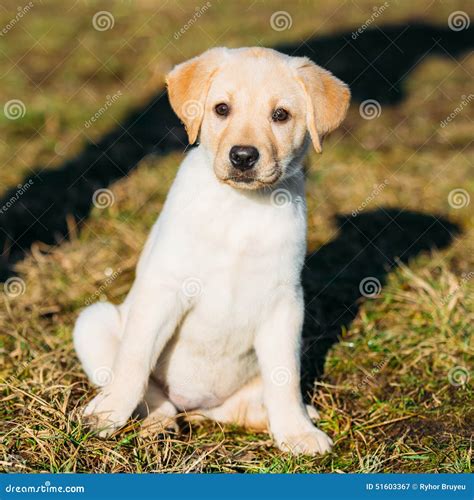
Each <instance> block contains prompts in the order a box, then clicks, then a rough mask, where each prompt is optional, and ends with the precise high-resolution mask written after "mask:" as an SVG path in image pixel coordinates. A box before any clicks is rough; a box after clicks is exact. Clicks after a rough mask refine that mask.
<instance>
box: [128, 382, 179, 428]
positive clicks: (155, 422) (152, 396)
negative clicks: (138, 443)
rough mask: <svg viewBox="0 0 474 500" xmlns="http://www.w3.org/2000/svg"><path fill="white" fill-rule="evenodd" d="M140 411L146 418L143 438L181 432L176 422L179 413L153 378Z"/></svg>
mask: <svg viewBox="0 0 474 500" xmlns="http://www.w3.org/2000/svg"><path fill="white" fill-rule="evenodd" d="M138 409H139V413H140V415H141V416H143V417H144V420H143V422H142V429H141V431H140V434H141V435H142V436H149V435H156V434H161V433H163V432H165V431H168V432H178V431H179V427H178V424H177V422H176V415H177V414H178V411H177V409H176V407H175V406H174V404H173V403H172V402H171V401H170V400H169V399H168V398H167V397H166V395H165V393H164V392H163V390H162V388H161V387H160V385H159V384H158V382H156V381H155V380H154V379H153V377H150V380H149V382H148V387H147V390H146V393H145V397H144V400H143V402H142V403H141V404H140V405H139V407H138Z"/></svg>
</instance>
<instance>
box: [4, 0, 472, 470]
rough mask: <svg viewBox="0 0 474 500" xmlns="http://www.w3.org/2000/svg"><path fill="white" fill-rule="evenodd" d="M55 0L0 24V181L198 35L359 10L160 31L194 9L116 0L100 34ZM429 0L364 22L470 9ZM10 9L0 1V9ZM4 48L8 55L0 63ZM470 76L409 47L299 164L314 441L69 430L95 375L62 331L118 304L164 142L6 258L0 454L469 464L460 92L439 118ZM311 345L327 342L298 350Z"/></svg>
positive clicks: (125, 462) (150, 207)
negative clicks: (12, 106)
mask: <svg viewBox="0 0 474 500" xmlns="http://www.w3.org/2000/svg"><path fill="white" fill-rule="evenodd" d="M56 3H57V2H48V5H38V6H35V8H34V9H35V10H34V11H32V13H31V14H29V16H28V17H26V18H25V19H24V24H23V25H22V26H17V27H15V29H14V30H12V31H11V32H9V33H8V37H3V38H2V39H0V49H1V51H2V52H1V53H2V54H3V57H4V58H5V67H6V68H7V70H8V73H7V75H6V76H5V78H4V79H3V80H2V88H1V89H0V97H1V99H2V101H1V102H2V103H3V102H4V101H7V100H9V99H12V98H21V99H22V100H23V101H25V102H27V108H28V113H27V114H26V116H25V119H22V120H18V121H15V122H12V121H8V120H5V119H4V117H3V115H1V116H0V118H1V120H2V121H0V130H1V133H2V137H3V139H2V141H1V142H0V159H1V161H2V164H4V165H7V166H8V168H4V169H2V171H1V172H0V181H1V182H2V185H3V190H4V191H6V190H7V189H10V188H12V187H13V186H15V185H16V184H17V183H19V182H21V181H22V179H24V178H28V176H29V175H31V168H32V167H35V166H36V165H38V164H42V165H46V166H47V170H54V169H57V168H58V167H59V166H60V165H61V163H62V162H63V161H64V159H65V158H69V157H73V156H74V155H75V154H77V153H78V152H80V151H81V149H82V148H83V145H84V141H86V140H87V138H88V137H90V138H91V139H94V138H96V139H98V138H99V137H100V136H101V135H102V134H103V133H104V132H105V131H107V130H109V129H110V128H112V127H113V126H115V125H116V123H115V122H118V121H119V120H120V119H121V118H122V117H123V116H124V114H125V112H126V111H127V110H128V109H129V108H130V107H131V106H132V105H139V104H140V103H141V102H145V100H146V96H149V95H151V93H152V92H153V91H155V90H156V88H158V87H159V86H160V85H161V81H162V76H163V73H164V72H165V71H166V70H167V69H168V68H169V66H170V65H171V63H172V62H175V61H178V60H182V59H183V58H185V57H188V56H189V55H191V54H194V53H196V52H198V51H200V50H202V49H204V48H206V47H207V46H209V45H213V44H214V43H220V44H229V45H233V46H236V45H246V44H256V43H262V44H264V45H273V44H275V43H280V42H282V41H287V42H288V41H296V40H300V39H304V37H305V36H307V35H308V34H312V33H314V31H315V29H316V28H318V34H328V33H333V32H335V31H337V30H349V31H351V30H353V29H354V28H356V27H357V26H358V25H359V24H361V23H362V22H363V21H364V20H365V19H367V17H368V15H370V12H371V9H372V5H373V4H372V3H370V2H354V3H353V2H348V3H347V4H346V8H345V9H344V10H343V11H338V12H337V13H334V11H335V10H336V9H335V7H334V6H333V4H332V2H327V3H325V4H324V3H323V5H321V6H319V7H317V8H316V7H314V10H315V12H314V16H313V15H311V16H310V15H308V13H307V10H308V9H310V8H313V7H309V5H310V4H307V3H305V2H301V3H298V4H295V6H294V7H292V10H291V12H292V15H293V26H292V29H291V30H288V31H285V32H282V33H278V32H275V31H273V30H271V29H269V27H268V18H269V17H270V15H271V13H272V12H273V11H275V10H288V9H289V7H288V5H286V3H283V2H280V3H279V2H275V4H274V5H272V6H271V7H270V6H269V5H268V4H266V3H263V4H262V3H257V4H255V5H254V6H253V7H252V8H251V10H250V14H249V20H248V23H246V25H245V26H242V23H237V24H238V25H237V26H236V25H235V23H232V22H231V20H232V19H234V18H235V16H236V15H237V13H238V12H237V11H238V10H239V9H238V8H237V6H236V4H233V5H232V3H230V2H223V3H218V4H216V5H215V6H213V7H212V9H210V10H209V12H208V13H206V15H204V16H203V18H202V19H201V20H200V24H199V25H195V26H194V27H193V28H192V30H193V31H191V30H190V31H189V33H187V34H186V35H184V36H183V37H182V39H180V40H179V41H176V40H173V38H172V37H173V33H174V32H175V31H176V30H177V29H178V28H179V27H180V26H182V25H183V24H184V23H185V22H186V20H187V19H189V17H190V16H191V15H192V13H193V10H194V7H195V5H194V4H192V5H191V4H189V3H180V4H179V7H173V6H172V5H171V3H170V4H166V5H164V7H163V8H162V10H161V11H160V14H159V15H158V17H153V15H154V13H155V12H156V11H157V8H156V5H155V2H147V1H145V0H143V1H140V2H138V3H139V4H140V7H141V8H140V9H139V8H136V9H135V11H134V15H129V14H127V9H128V8H129V7H127V5H128V4H127V2H116V3H115V4H114V8H113V11H114V15H115V19H116V24H115V26H114V29H113V30H111V31H109V32H104V33H98V32H96V31H93V30H91V28H90V19H91V17H92V15H93V14H94V13H95V12H96V11H97V10H99V9H98V8H97V6H94V5H93V4H92V5H87V6H85V5H82V4H79V5H76V6H75V7H74V9H73V10H72V11H71V13H70V14H68V15H71V16H74V19H75V24H71V23H70V22H69V21H68V22H65V21H64V18H61V15H62V16H64V15H65V14H64V12H63V13H62V14H61V12H60V11H61V10H62V8H61V9H60V8H58V7H57V5H55V4H56ZM12 5H13V4H12ZM58 5H59V4H58ZM428 5H429V2H426V4H425V3H424V2H420V4H419V6H418V7H416V8H415V7H413V9H417V10H416V12H415V11H412V12H407V11H405V10H404V8H403V7H400V6H397V7H396V8H393V9H389V10H388V11H387V12H386V13H384V17H383V18H382V19H380V20H379V21H378V23H379V24H380V25H382V24H383V23H388V22H400V21H403V20H405V19H408V17H410V16H411V15H413V16H418V17H422V18H423V19H424V20H426V21H430V22H433V23H438V24H440V23H446V18H447V16H448V15H449V13H450V12H451V11H452V10H456V9H460V10H465V11H467V12H468V11H469V6H470V4H469V2H457V3H456V2H453V5H450V6H446V4H443V5H440V6H435V7H431V8H429V9H428V11H426V7H427V6H428ZM249 6H250V3H249ZM15 9H16V5H14V6H13V12H14V11H15ZM11 13H12V10H11V9H10V10H9V11H7V10H5V11H3V10H0V21H1V22H0V24H2V23H3V24H5V23H6V22H7V20H8V19H10V18H11V17H12V16H11ZM314 17H317V18H318V19H319V20H320V21H319V22H318V23H317V24H318V26H319V27H318V26H315V22H314ZM471 17H472V16H471ZM23 28H25V29H26V30H27V31H28V32H29V33H31V36H33V37H34V38H36V39H40V37H41V36H42V35H44V38H42V39H41V44H42V45H43V46H44V47H43V48H42V47H41V44H40V45H36V46H34V47H33V48H32V45H33V44H34V41H33V40H32V39H31V38H30V37H29V35H28V34H27V33H26V32H25V31H24V30H23ZM6 38H8V42H7V41H6ZM125 39H127V40H128V45H127V44H123V40H125ZM170 39H171V41H172V43H169V42H170ZM216 40H218V42H215V41H216ZM9 42H12V43H9ZM28 50H31V51H30V52H28ZM20 59H21V64H18V65H17V66H15V65H14V64H13V63H12V62H18V61H20ZM103 63H105V66H104V65H103ZM52 68H57V69H55V70H54V71H52V72H51V69H52ZM473 71H474V60H473V58H472V56H470V55H469V54H468V53H465V54H463V55H461V56H460V57H459V58H458V59H457V60H454V59H452V58H450V57H442V56H441V55H438V56H428V57H426V58H425V59H424V60H423V62H422V63H421V64H419V65H418V66H417V67H416V68H414V70H413V71H412V72H411V73H410V75H409V77H408V79H407V81H406V95H405V96H404V98H403V99H402V100H401V101H400V102H399V103H397V104H396V105H393V106H385V105H383V106H382V114H381V116H380V117H379V118H377V119H375V120H363V119H362V118H361V116H360V114H359V110H358V104H359V103H357V102H355V103H354V105H353V106H352V108H351V110H350V113H349V117H348V119H347V121H346V123H345V125H344V127H343V129H342V130H341V132H338V133H337V134H335V135H334V137H333V138H332V139H330V140H328V142H327V145H326V150H325V152H324V154H323V155H322V156H321V157H318V158H316V156H315V155H312V156H311V157H310V159H309V162H308V164H309V166H310V169H309V177H308V202H309V207H310V210H309V214H310V216H309V224H310V227H309V237H308V239H309V249H310V252H312V257H310V258H309V259H308V266H307V268H306V270H305V283H306V286H307V298H308V302H309V304H308V316H309V317H310V320H309V321H308V325H307V329H306V330H307V331H306V338H307V344H306V350H305V352H306V358H305V372H306V378H309V379H310V381H311V382H314V381H315V380H316V382H315V384H314V389H313V390H312V394H311V395H312V398H313V401H314V402H315V404H316V406H317V407H318V409H319V410H320V413H321V415H322V419H323V420H322V422H321V428H322V429H324V430H325V431H326V432H328V433H329V434H330V435H331V436H333V437H334V438H335V439H334V440H335V443H336V446H335V449H334V452H333V453H332V454H330V455H327V456H324V457H317V458H309V457H299V458H292V457H289V456H287V455H284V454H281V453H280V452H278V451H277V450H275V449H274V448H272V446H271V442H270V439H269V437H268V436H267V435H255V434H252V433H247V432H245V431H243V430H242V429H238V428H231V427H220V426H219V425H217V424H213V423H205V424H199V425H197V424H193V425H192V426H191V427H189V426H183V432H182V433H181V434H180V435H172V436H157V437H154V438H143V437H140V436H139V435H138V429H139V423H133V422H132V423H130V425H128V426H127V427H126V428H125V429H123V430H122V431H121V432H119V433H117V435H116V436H115V437H114V438H113V439H110V440H107V441H102V440H99V439H97V438H96V437H94V436H93V435H91V434H90V433H89V432H88V431H87V430H86V429H84V428H83V427H82V425H81V422H80V418H79V410H80V408H81V407H82V405H83V404H84V402H85V401H87V400H88V399H89V398H90V397H91V396H92V394H93V389H92V388H91V386H90V385H89V384H88V382H87V380H86V378H85V376H84V374H83V373H82V371H81V368H80V366H79V364H78V361H77V358H76V357H75V354H74V352H73V349H72V343H71V327H72V325H73V322H74V319H75V317H76V315H77V313H78V311H79V310H80V308H81V307H83V306H84V304H85V303H86V302H88V301H90V300H91V298H93V299H94V300H95V298H96V297H99V296H103V297H107V299H108V300H112V301H119V300H121V299H122V298H123V297H124V295H125V294H126V293H127V291H128V288H129V286H130V283H131V281H132V279H133V271H134V265H135V262H136V259H137V257H138V253H139V252H140V249H141V246H142V244H143V242H144V239H145V237H146V234H147V232H148V230H149V228H150V226H151V224H152V223H153V221H154V219H155V218H156V216H157V214H158V213H159V210H160V208H161V206H162V204H163V201H164V198H165V196H166V192H167V189H168V187H169V185H170V183H171V182H172V179H173V176H174V174H175V172H176V168H177V166H178V165H179V163H180V161H181V157H182V156H181V154H180V153H170V154H168V155H167V156H162V157H147V158H145V159H143V160H142V161H141V162H140V164H139V165H138V166H137V168H136V169H134V170H133V171H132V172H131V173H130V174H129V175H127V176H125V177H123V178H122V179H121V180H119V181H117V182H115V183H114V184H113V185H111V186H110V189H111V190H112V192H113V194H114V198H115V202H114V204H113V205H112V206H111V207H109V208H107V209H103V210H99V209H97V208H94V209H93V210H92V212H91V213H90V216H89V217H88V218H87V220H86V221H85V223H83V224H81V225H80V226H79V225H76V223H75V221H74V218H73V217H70V218H68V221H69V230H70V238H69V240H68V241H61V242H60V244H59V245H46V244H45V243H36V244H34V245H33V246H32V247H31V251H30V252H29V254H28V256H27V257H26V258H24V259H22V260H20V261H19V262H18V264H17V265H16V272H17V273H18V276H19V277H20V278H21V279H22V280H23V281H24V283H25V285H26V291H25V293H24V294H22V295H19V296H17V297H12V296H11V294H10V296H9V295H8V294H5V293H3V294H1V295H0V301H1V306H0V332H1V338H0V341H1V352H2V358H1V380H2V390H3V396H2V401H1V407H0V419H1V420H0V436H1V440H0V468H2V469H3V470H5V471H15V472H32V471H52V472H59V471H61V472H65V471H77V472H79V471H81V472H149V471H160V472H165V471H166V472H191V471H193V472H375V471H386V472H408V471H412V472H470V471H472V464H471V455H472V429H473V428H474V409H473V404H472V401H473V389H472V367H473V354H474V351H473V345H472V330H473V326H472V325H473V324H474V321H473V320H474V313H473V311H474V298H473V290H474V279H471V277H472V274H470V273H472V271H473V268H474V265H473V264H474V254H473V240H474V224H473V222H474V220H473V216H472V213H473V212H472V203H473V200H474V168H473V164H472V157H473V154H472V153H473V148H472V131H473V128H472V120H471V119H470V117H472V103H471V104H470V108H469V106H468V107H466V108H465V109H463V111H462V112H461V113H459V114H458V115H457V116H456V118H455V119H454V120H453V122H452V123H450V124H449V126H447V127H444V128H443V127H440V126H439V124H440V121H441V120H443V119H444V118H445V117H446V116H448V115H449V114H450V113H451V112H452V111H453V109H454V108H455V107H456V106H457V105H458V104H459V102H460V101H461V98H462V97H461V96H463V95H469V88H468V86H469V84H470V81H469V76H468V75H469V74H472V72H473ZM50 72H51V73H50ZM49 73H50V74H49ZM36 85H37V86H38V87H36ZM117 89H122V94H123V97H122V98H121V99H120V100H119V101H118V102H117V104H115V105H114V106H113V107H112V108H111V109H110V110H108V112H107V113H106V114H105V115H104V116H103V117H102V118H101V120H100V122H99V123H98V124H97V126H95V127H93V128H91V129H87V130H86V129H85V128H84V126H83V124H84V121H85V120H87V119H88V118H89V117H90V116H91V115H92V114H94V112H95V111H96V110H97V109H98V107H100V106H101V105H102V104H103V102H104V96H105V95H107V94H113V93H114V92H116V91H117ZM137 96H140V97H137ZM58 152H59V154H58ZM385 179H387V180H388V183H387V185H386V186H385V187H384V188H383V189H382V190H381V191H380V192H379V194H377V195H376V196H374V197H373V199H371V200H370V201H369V203H368V206H367V207H365V208H364V209H362V210H361V212H360V215H359V216H358V217H355V218H353V217H350V216H349V217H348V218H345V219H341V218H339V219H338V218H337V217H338V216H340V214H351V212H352V211H354V210H357V208H358V207H359V206H361V204H363V202H364V200H367V199H368V197H369V196H370V194H371V193H372V192H373V191H374V185H377V184H381V183H382V182H384V180H385ZM458 188H462V189H464V190H465V191H466V192H468V193H470V196H471V202H470V204H469V205H467V206H465V207H463V208H459V209H455V208H453V207H452V206H450V204H449V202H448V196H449V193H450V192H451V191H452V190H453V189H458ZM18 203H21V199H20V200H19V202H18ZM55 209H58V208H57V207H55V208H53V210H55ZM1 217H2V216H1V215H0V223H1V222H2V219H1ZM392 219H394V221H392ZM43 223H44V224H47V218H46V219H45V220H44V221H43ZM379 229H380V230H379ZM370 242H372V243H370ZM110 270H112V272H116V274H113V276H114V279H109V277H108V275H109V274H110ZM369 276H372V277H376V278H377V279H378V280H379V281H380V282H381V284H382V285H383V288H382V291H381V293H380V294H379V295H378V296H377V297H374V298H366V297H362V296H361V294H360V293H359V291H358V289H359V283H360V281H361V279H362V278H364V277H369ZM115 277H116V278H115ZM336 340H337V341H336ZM326 351H327V352H326ZM313 353H315V354H314V356H313ZM318 353H319V354H318ZM321 353H322V354H325V356H324V357H322V359H321V360H319V361H318V362H316V361H314V360H315V359H316V357H318V356H319V357H321ZM323 362H324V366H323ZM313 365H317V366H313ZM455 367H461V368H463V369H464V370H465V371H464V372H462V373H461V376H463V375H466V374H467V376H469V374H471V380H467V383H465V384H462V385H456V380H459V379H456V378H455V379H454V380H453V371H452V370H453V369H454V368H455ZM469 372H471V373H469ZM450 374H451V375H450ZM308 375H310V376H309V377H308Z"/></svg>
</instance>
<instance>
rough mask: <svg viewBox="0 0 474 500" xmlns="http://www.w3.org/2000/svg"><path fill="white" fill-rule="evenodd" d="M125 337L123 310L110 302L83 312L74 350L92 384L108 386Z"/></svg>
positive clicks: (76, 330) (79, 318)
mask: <svg viewBox="0 0 474 500" xmlns="http://www.w3.org/2000/svg"><path fill="white" fill-rule="evenodd" d="M121 334H122V321H121V317H120V310H119V308H118V307H117V306H115V305H113V304H111V303H110V302H98V303H96V304H92V305H91V306H89V307H87V308H86V309H84V310H83V311H82V312H81V314H80V315H79V317H78V318H77V321H76V324H75V326H74V331H73V334H72V335H73V340H74V348H75V350H76V353H77V356H78V358H79V360H80V361H81V363H82V366H83V368H84V371H85V372H86V374H87V376H88V377H89V380H90V381H91V382H92V383H94V384H95V385H98V386H105V385H107V384H109V383H111V382H112V380H113V371H112V368H113V364H114V360H115V356H116V354H117V350H118V346H119V343H120V337H121Z"/></svg>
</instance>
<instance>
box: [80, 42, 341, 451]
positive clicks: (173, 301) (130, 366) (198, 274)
mask: <svg viewBox="0 0 474 500" xmlns="http://www.w3.org/2000/svg"><path fill="white" fill-rule="evenodd" d="M262 84H265V87H264V88H262ZM168 86H169V93H170V99H171V103H172V105H173V107H174V109H175V111H176V112H177V114H178V115H179V116H180V117H181V119H182V120H183V121H184V122H185V125H186V128H187V130H188V134H189V135H190V141H191V142H193V141H194V140H195V139H196V137H197V136H198V134H200V137H201V144H200V145H199V147H197V148H195V149H193V150H191V151H190V152H189V153H188V154H187V156H186V158H185V159H184V161H183V163H182V165H181V167H180V169H179V172H178V174H177V176H176V179H175V181H174V184H173V186H172V188H171V190H170V192H169V195H168V198H167V200H166V203H165V206H164V208H163V210H162V212H161V214H160V217H159V219H158V220H157V222H156V223H155V225H154V227H153V229H152V231H151V234H150V236H149V238H148V240H147V243H146V245H145V248H144V250H143V253H142V255H141V257H140V260H139V263H138V266H137V272H136V279H135V282H134V284H133V286H132V289H131V291H130V293H129V294H128V296H127V298H126V300H125V301H124V303H123V304H121V305H119V306H114V305H112V304H108V303H107V304H95V305H93V306H90V307H88V308H87V309H85V311H83V312H82V313H81V315H80V316H79V318H78V320H77V323H76V326H75V329H74V343H75V347H76V351H77V353H78V356H79V358H80V360H81V362H82V364H83V367H84V370H85V371H86V373H87V374H88V376H89V377H90V379H91V380H92V381H94V378H95V374H97V371H98V370H99V371H100V370H103V369H107V370H110V373H111V374H112V377H111V380H110V381H109V383H108V384H107V385H106V386H105V387H103V388H102V390H101V391H100V393H99V394H98V395H97V396H96V397H95V398H94V399H93V400H92V401H91V402H90V403H89V405H88V406H87V407H86V409H85V414H86V415H87V416H89V417H94V422H95V425H96V427H97V428H99V429H100V430H101V433H102V435H107V434H108V433H110V432H111V431H113V430H114V429H116V428H118V427H120V426H122V425H123V424H124V423H125V422H126V421H127V419H128V418H129V417H130V415H131V414H132V412H133V411H134V409H135V408H136V407H137V405H138V404H139V403H140V402H141V401H142V400H143V399H144V398H145V400H146V401H147V403H148V404H149V405H150V404H151V405H152V406H153V407H152V408H151V410H152V412H151V415H150V417H149V419H148V420H150V418H152V419H154V420H155V421H163V422H169V421H170V419H172V418H173V416H174V415H176V413H177V412H178V411H195V412H198V413H201V414H202V415H204V416H206V417H209V418H214V419H216V420H220V421H223V422H236V423H240V424H244V425H248V426H251V427H255V428H264V427H266V426H268V428H269V430H270V432H271V434H272V435H273V437H274V439H275V442H276V444H277V446H279V447H280V448H281V449H284V450H289V451H292V452H294V453H309V454H314V453H323V452H325V451H328V450H330V448H331V445H332V441H331V439H330V438H329V437H328V436H327V435H326V434H324V433H323V432H322V431H320V430H319V429H317V428H316V427H315V426H314V425H313V423H312V422H311V419H310V415H309V413H308V409H307V408H306V407H305V406H304V404H303V401H302V397H301V392H300V374H299V371H300V359H299V358H300V346H299V345H300V336H301V329H302V322H303V314H304V302H303V293H302V289H301V283H300V274H301V270H302V266H303V262H304V257H305V252H306V214H305V210H306V208H305V201H304V198H305V196H304V176H303V173H302V167H301V161H302V157H303V154H304V151H305V150H306V147H307V144H308V140H307V138H308V137H309V136H311V139H312V140H313V144H314V145H315V147H316V148H317V149H319V150H320V148H321V141H322V136H323V135H324V134H325V133H327V132H329V131H330V130H332V129H333V128H335V127H336V126H337V125H338V124H339V123H340V121H341V120H342V119H343V117H344V114H345V112H346V109H347V105H348V101H349V92H348V90H347V88H346V87H345V86H344V85H343V84H342V82H340V81H338V80H337V79H336V78H334V77H333V76H332V75H330V74H329V73H328V72H326V71H324V70H322V69H321V68H319V67H317V66H316V65H314V64H313V63H311V62H310V61H309V60H307V59H301V58H290V57H288V56H284V55H282V54H279V53H277V52H275V51H272V50H269V49H260V48H258V49H234V50H228V49H213V50H211V51H208V52H207V53H205V54H204V55H203V56H200V57H199V58H195V59H194V60H191V61H189V62H187V63H184V64H183V65H180V66H178V67H177V68H176V69H175V70H173V72H172V73H171V74H170V76H169V78H168ZM312 94H313V95H312ZM190 102H191V103H192V104H196V103H197V104H198V107H199V106H200V107H201V111H202V113H200V114H198V116H196V113H194V115H191V113H189V110H188V112H186V109H185V107H186V105H189V103H190ZM219 102H226V103H228V104H229V106H230V110H231V112H230V114H229V116H228V117H225V118H223V117H221V116H216V114H215V112H214V107H215V105H216V104H218V103H219ZM276 107H285V108H290V109H289V111H290V117H291V120H289V121H288V123H274V122H272V120H271V116H272V111H273V110H274V109H275V108H276ZM308 131H309V134H308ZM235 144H252V145H255V146H256V147H257V148H258V149H259V151H260V153H261V157H260V159H259V161H258V163H257V165H256V167H255V168H254V169H252V172H251V173H245V174H242V173H241V172H240V171H239V172H237V171H236V170H235V169H233V167H232V165H231V164H230V163H229V161H228V151H229V147H231V146H232V145H235ZM150 374H151V378H150ZM147 386H148V390H147ZM309 411H310V412H311V413H312V414H311V416H314V415H315V414H316V412H315V410H313V409H310V410H309Z"/></svg>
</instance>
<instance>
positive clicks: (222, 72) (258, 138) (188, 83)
mask: <svg viewBox="0 0 474 500" xmlns="http://www.w3.org/2000/svg"><path fill="white" fill-rule="evenodd" d="M167 85H168V93H169V98H170V102H171V105H172V107H173V109H174V110H175V112H176V114H177V115H178V116H179V118H180V119H181V120H182V121H183V123H184V124H185V127H186V130H187V132H188V136H189V142H190V143H191V144H192V143H194V142H195V141H196V140H197V138H198V136H199V137H200V142H201V144H202V146H203V147H205V148H206V150H207V151H208V152H209V153H210V156H211V157H212V158H213V162H214V165H213V166H214V171H215V174H216V176H217V178H218V179H220V180H221V181H223V182H226V183H228V184H230V185H232V186H234V187H237V188H242V189H259V188H262V187H265V186H272V185H274V184H276V183H277V182H279V181H280V180H282V179H285V178H288V177H290V176H291V175H293V174H294V173H295V172H296V169H297V168H298V165H299V160H301V158H302V156H303V154H304V152H305V149H306V144H307V142H308V141H307V140H306V138H307V137H308V136H310V137H311V140H312V143H313V145H314V148H315V149H316V151H317V152H321V145H322V140H323V137H324V136H325V135H326V134H327V133H329V132H331V130H334V129H335V128H336V127H337V126H338V125H339V124H340V123H341V122H342V120H343V119H344V116H345V114H346V111H347V107H348V105H349V99H350V92H349V89H348V87H347V86H346V85H345V84H344V83H342V82H341V81H340V80H338V79H337V78H335V77H334V76H333V75H332V74H331V73H329V72H328V71H326V70H324V69H322V68H321V67H319V66H317V65H316V64H314V63H313V62H312V61H310V60H309V59H307V58H302V57H290V56H286V55H284V54H281V53H279V52H277V51H275V50H271V49H263V48H243V49H225V48H215V49H211V50H208V51H207V52H205V53H204V54H202V55H201V56H199V57H195V58H194V59H191V60H189V61H187V62H185V63H183V64H180V65H178V66H176V67H175V68H174V69H173V70H172V71H171V72H170V73H169V75H168V76H167Z"/></svg>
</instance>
